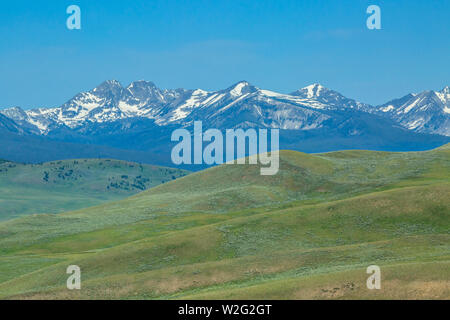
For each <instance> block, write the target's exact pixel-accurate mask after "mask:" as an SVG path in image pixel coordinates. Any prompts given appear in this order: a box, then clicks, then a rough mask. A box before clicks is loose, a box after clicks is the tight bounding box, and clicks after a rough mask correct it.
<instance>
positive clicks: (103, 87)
mask: <svg viewBox="0 0 450 320" xmlns="http://www.w3.org/2000/svg"><path fill="white" fill-rule="evenodd" d="M114 89H123V87H122V85H121V84H120V82H119V81H117V80H106V81H103V82H102V83H101V84H100V85H98V86H97V87H95V88H94V89H93V91H94V92H96V91H109V90H114Z"/></svg>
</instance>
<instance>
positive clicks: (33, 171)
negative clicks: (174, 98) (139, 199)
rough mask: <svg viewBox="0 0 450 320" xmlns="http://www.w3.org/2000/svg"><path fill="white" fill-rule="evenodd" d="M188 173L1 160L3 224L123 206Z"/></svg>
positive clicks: (104, 163) (115, 164)
mask: <svg viewBox="0 0 450 320" xmlns="http://www.w3.org/2000/svg"><path fill="white" fill-rule="evenodd" d="M186 173H187V172H186V171H182V170H178V169H171V168H164V167H157V166H151V165H143V164H142V165H141V164H138V163H133V162H126V161H118V160H108V159H79V160H64V161H54V162H47V163H43V164H20V163H14V162H8V161H4V160H0V208H1V209H0V220H6V219H10V218H13V217H17V216H20V215H27V214H35V213H57V212H63V211H68V210H75V209H80V208H86V207H90V206H93V205H98V204H100V203H104V202H107V201H112V200H119V199H123V198H126V197H128V196H130V195H133V194H136V193H138V192H141V191H143V190H146V189H148V188H150V187H154V186H156V185H158V184H161V183H165V182H168V181H171V180H173V179H175V178H178V177H180V176H183V175H186Z"/></svg>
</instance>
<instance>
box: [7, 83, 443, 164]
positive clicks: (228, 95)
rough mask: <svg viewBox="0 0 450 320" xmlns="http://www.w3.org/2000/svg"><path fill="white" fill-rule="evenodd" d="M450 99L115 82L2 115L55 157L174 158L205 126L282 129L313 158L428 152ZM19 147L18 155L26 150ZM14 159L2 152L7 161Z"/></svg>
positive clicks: (289, 143)
mask: <svg viewBox="0 0 450 320" xmlns="http://www.w3.org/2000/svg"><path fill="white" fill-rule="evenodd" d="M449 96H450V95H449V88H448V87H446V88H444V89H443V90H441V91H425V92H423V93H420V94H410V95H407V96H405V97H403V98H400V99H397V100H393V101H390V102H388V103H386V104H383V105H381V106H371V105H368V104H364V103H361V102H358V101H355V100H353V99H350V98H346V97H344V96H343V95H341V94H340V93H338V92H336V91H333V90H330V89H327V88H325V87H323V86H321V85H320V84H312V85H310V86H307V87H305V88H301V89H299V90H297V91H295V92H293V93H291V94H281V93H277V92H274V91H270V90H263V89H260V88H257V87H255V86H253V85H251V84H250V83H248V82H246V81H240V82H238V83H236V84H234V85H232V86H230V87H229V88H227V89H224V90H220V91H214V92H208V91H204V90H201V89H196V90H187V89H173V90H168V89H160V88H158V87H156V86H155V84H154V83H152V82H149V81H136V82H132V83H131V84H130V85H128V86H127V87H123V86H122V85H121V84H120V83H119V82H118V81H115V80H109V81H105V82H103V83H102V84H100V85H99V86H98V87H96V88H94V89H92V90H90V91H88V92H82V93H79V94H77V95H76V96H75V97H73V98H72V99H70V100H69V101H67V102H66V103H64V104H63V105H61V106H60V107H55V108H38V109H32V110H22V109H21V108H19V107H14V108H10V109H4V110H0V114H2V117H1V118H0V130H7V131H8V133H9V134H14V135H19V136H22V138H20V139H18V138H17V137H15V138H14V139H13V140H15V141H19V140H20V141H23V139H28V138H24V137H33V139H36V138H39V139H41V141H44V140H45V141H46V142H45V143H44V142H42V143H43V144H45V145H47V146H50V149H51V144H52V141H57V142H59V143H61V142H64V143H68V142H70V143H76V144H79V145H85V144H90V145H92V146H94V145H102V146H104V147H108V148H115V149H121V150H125V149H127V150H139V151H144V152H148V151H152V152H156V154H160V155H161V154H167V153H168V152H169V149H170V133H171V132H172V130H173V129H174V128H177V127H180V126H181V127H190V126H192V124H193V122H194V121H196V120H201V121H203V126H204V128H207V127H210V128H219V129H227V128H251V127H259V128H279V129H281V130H282V135H281V142H282V147H284V148H292V149H297V150H301V151H308V152H319V151H327V150H336V149H342V148H346V149H353V148H365V149H378V150H399V151H404V150H424V149H428V148H433V147H436V146H439V145H440V144H443V143H446V142H448V141H449V138H448V137H450V127H449V123H450V105H449ZM2 128H3V129H2ZM429 134H433V136H429ZM436 135H439V136H436ZM2 139H6V138H5V137H3V138H2ZM21 139H22V140H21ZM42 139H44V140H42ZM5 143H6V144H8V143H7V141H5ZM15 144H16V145H15V146H14V147H11V148H10V150H13V149H14V150H16V149H17V148H18V147H19V146H17V142H15ZM27 145H32V143H28V144H27ZM76 149H77V148H76ZM5 152H6V151H5ZM23 152H24V157H23V159H22V158H19V159H18V158H17V157H16V158H14V159H15V160H20V159H22V160H24V161H26V160H27V157H26V152H27V151H26V150H24V151H23ZM30 152H31V151H30ZM51 153H52V152H51ZM60 153H61V152H59V151H58V152H54V154H60ZM106 153H108V154H109V153H110V152H109V151H108V152H106ZM113 153H114V154H116V152H113ZM8 154H9V153H7V152H6V154H5V153H3V154H2V153H1V152H0V157H7V156H8ZM36 154H37V152H35V153H34V156H33V159H36V157H35V156H36ZM76 155H77V153H75V156H76ZM38 158H39V157H38ZM166 158H167V157H166ZM133 159H134V158H133V157H131V158H130V157H128V156H127V157H126V160H133ZM45 160H51V159H49V158H45ZM135 160H137V159H135ZM139 161H140V159H139ZM164 164H168V163H167V162H166V163H164Z"/></svg>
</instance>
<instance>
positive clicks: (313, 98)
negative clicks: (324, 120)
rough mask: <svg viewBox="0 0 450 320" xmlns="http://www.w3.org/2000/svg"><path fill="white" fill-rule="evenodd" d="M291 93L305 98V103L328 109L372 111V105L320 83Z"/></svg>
mask: <svg viewBox="0 0 450 320" xmlns="http://www.w3.org/2000/svg"><path fill="white" fill-rule="evenodd" d="M291 95H293V96H296V97H300V98H302V99H304V102H305V103H308V104H310V105H313V106H316V107H317V108H319V109H327V110H350V109H352V110H359V111H364V112H371V110H372V109H373V107H372V106H370V105H368V104H365V103H361V102H358V101H356V100H353V99H349V98H346V97H344V96H343V95H342V94H340V93H339V92H336V91H333V90H330V89H327V88H325V87H323V86H321V85H320V84H318V83H314V84H312V85H309V86H307V87H304V88H302V89H299V90H297V91H294V92H293V93H291Z"/></svg>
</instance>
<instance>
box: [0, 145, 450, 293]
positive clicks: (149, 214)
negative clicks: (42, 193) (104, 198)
mask: <svg viewBox="0 0 450 320" xmlns="http://www.w3.org/2000/svg"><path fill="white" fill-rule="evenodd" d="M449 175H450V150H449V149H448V148H439V149H436V150H433V151H428V152H414V153H385V152H369V151H341V152H334V153H327V154H319V155H307V154H303V153H299V152H293V151H283V152H281V162H280V171H279V174H278V175H275V176H261V175H259V168H258V166H250V165H223V166H220V167H215V168H211V169H207V170H205V171H202V172H198V173H193V174H190V175H188V176H186V177H182V178H180V179H177V180H175V181H173V182H169V183H166V184H163V185H160V186H157V187H155V188H152V189H150V190H147V191H144V192H142V193H139V194H137V195H134V196H132V197H130V198H127V199H124V200H121V201H116V202H111V203H105V204H102V205H99V206H96V207H91V208H86V209H82V210H78V211H73V212H67V213H61V214H57V215H46V214H44V215H39V216H38V217H35V216H27V217H23V218H19V219H13V220H10V221H6V222H3V223H0V275H1V276H0V298H5V299H6V298H25V299H42V298H45V299H75V298H81V299H180V298H181V299H184V298H189V299H204V298H214V299H221V298H227V299H228V298H234V299H244V298H254V299H296V298H297V299H302V298H313V299H357V298H368V299H389V298H396V299H417V298H438V299H448V298H450V293H449V287H450V279H449V271H448V270H449V263H450V260H449V258H450V232H449V230H450V200H449V199H450V176H449ZM70 264H76V265H79V266H80V267H81V270H82V290H80V291H69V290H67V289H66V288H65V281H66V279H67V275H66V273H65V270H66V268H67V266H68V265H70ZM371 264H377V265H379V266H380V267H381V270H382V289H381V290H379V291H378V290H377V291H371V290H368V289H367V288H366V287H365V281H366V279H367V277H368V275H367V274H366V273H365V268H366V267H367V266H369V265H371Z"/></svg>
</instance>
